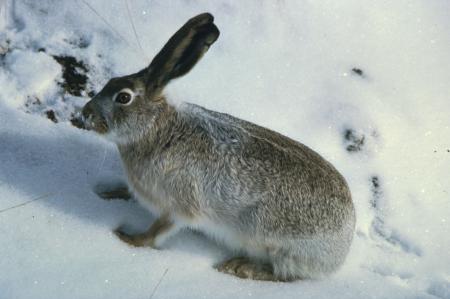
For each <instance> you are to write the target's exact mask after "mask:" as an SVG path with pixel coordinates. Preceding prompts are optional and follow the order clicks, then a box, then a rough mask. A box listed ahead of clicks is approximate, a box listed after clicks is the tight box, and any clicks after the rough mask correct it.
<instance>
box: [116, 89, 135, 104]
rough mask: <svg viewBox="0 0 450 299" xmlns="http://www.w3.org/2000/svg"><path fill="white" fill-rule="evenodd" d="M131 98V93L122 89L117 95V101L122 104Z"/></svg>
mask: <svg viewBox="0 0 450 299" xmlns="http://www.w3.org/2000/svg"><path fill="white" fill-rule="evenodd" d="M131 98H132V97H131V94H129V93H128V92H124V91H122V92H119V93H118V94H117V95H116V98H115V101H116V102H117V103H120V104H128V103H129V102H130V101H131Z"/></svg>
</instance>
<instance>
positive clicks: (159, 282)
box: [149, 268, 169, 299]
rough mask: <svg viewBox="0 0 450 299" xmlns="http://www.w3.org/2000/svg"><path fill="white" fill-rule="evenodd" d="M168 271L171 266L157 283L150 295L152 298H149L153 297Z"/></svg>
mask: <svg viewBox="0 0 450 299" xmlns="http://www.w3.org/2000/svg"><path fill="white" fill-rule="evenodd" d="M167 271H169V268H167V269H166V271H164V273H163V275H162V276H161V278H160V279H159V281H158V283H157V284H156V286H155V288H154V289H153V292H152V294H151V295H150V298H149V299H152V298H153V296H154V295H155V293H156V290H157V289H158V287H159V285H160V284H161V281H162V280H163V279H164V276H166V274H167Z"/></svg>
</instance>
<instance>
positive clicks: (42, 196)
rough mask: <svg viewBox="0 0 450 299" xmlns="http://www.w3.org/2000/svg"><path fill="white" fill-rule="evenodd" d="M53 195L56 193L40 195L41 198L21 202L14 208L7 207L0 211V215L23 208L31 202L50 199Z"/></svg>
mask: <svg viewBox="0 0 450 299" xmlns="http://www.w3.org/2000/svg"><path fill="white" fill-rule="evenodd" d="M55 194H56V193H54V192H53V193H47V194H44V195H41V196H39V197H36V198H34V199H31V200H29V201H26V202H23V203H21V204H18V205H15V206H12V207H9V208H6V209H3V210H0V214H1V213H3V212H6V211H9V210H12V209H15V208H19V207H23V206H25V205H27V204H29V203H32V202H34V201H37V200H40V199H44V198H47V197H50V196H52V195H55Z"/></svg>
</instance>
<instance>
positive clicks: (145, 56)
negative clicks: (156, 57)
mask: <svg viewBox="0 0 450 299" xmlns="http://www.w3.org/2000/svg"><path fill="white" fill-rule="evenodd" d="M125 4H126V7H127V14H128V20H130V23H131V27H133V32H134V37H135V38H136V41H137V44H138V46H139V48H140V49H141V52H142V55H143V56H144V58H145V59H147V60H149V59H148V57H147V55H145V51H144V49H143V48H142V45H141V42H140V41H139V37H138V35H137V32H136V27H135V26H134V22H133V18H132V17H131V13H130V7H129V3H128V0H125Z"/></svg>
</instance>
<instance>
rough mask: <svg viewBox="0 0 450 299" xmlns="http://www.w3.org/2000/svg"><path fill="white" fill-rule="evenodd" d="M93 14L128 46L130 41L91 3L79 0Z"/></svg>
mask: <svg viewBox="0 0 450 299" xmlns="http://www.w3.org/2000/svg"><path fill="white" fill-rule="evenodd" d="M81 1H82V2H83V3H84V4H85V5H86V6H87V7H88V8H89V9H90V10H91V11H92V12H93V13H94V14H96V15H97V17H99V18H100V19H101V20H102V21H103V22H104V23H105V24H106V25H107V26H108V27H109V28H110V29H111V30H112V31H113V32H114V33H115V34H117V36H119V37H120V39H122V40H123V41H124V42H125V43H126V44H127V45H128V46H129V45H130V43H129V42H128V41H127V39H126V38H125V37H123V36H122V34H120V33H119V32H118V31H117V30H116V29H114V27H113V26H112V25H111V24H110V23H109V22H108V21H107V20H106V19H105V18H104V17H102V15H101V14H100V13H99V12H98V11H97V10H96V9H95V8H94V7H92V5H90V4H89V3H88V2H86V0H81Z"/></svg>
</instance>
